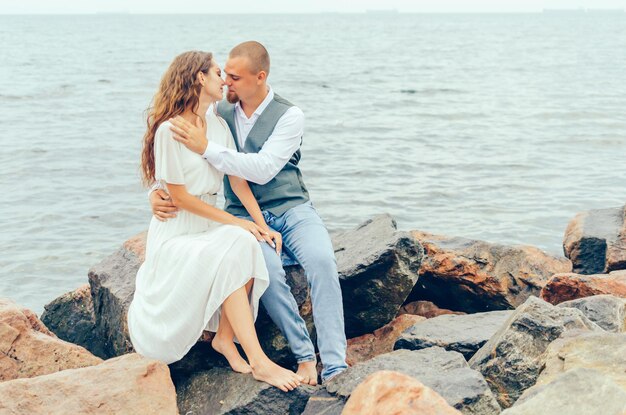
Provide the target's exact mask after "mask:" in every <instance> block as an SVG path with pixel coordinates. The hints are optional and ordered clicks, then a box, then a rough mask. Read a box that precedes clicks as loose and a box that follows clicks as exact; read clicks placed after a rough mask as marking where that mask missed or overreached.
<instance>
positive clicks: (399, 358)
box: [326, 347, 500, 415]
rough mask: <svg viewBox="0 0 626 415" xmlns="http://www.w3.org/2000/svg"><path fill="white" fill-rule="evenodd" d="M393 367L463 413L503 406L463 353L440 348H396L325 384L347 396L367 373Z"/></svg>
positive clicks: (497, 409) (485, 411)
mask: <svg viewBox="0 0 626 415" xmlns="http://www.w3.org/2000/svg"><path fill="white" fill-rule="evenodd" d="M379 370H392V371H396V372H400V373H403V374H405V375H408V376H411V377H412V378H414V379H416V380H418V381H420V382H421V383H423V384H424V385H426V386H428V387H429V388H432V389H433V390H434V391H435V392H437V393H438V394H439V395H441V396H442V397H443V398H444V399H445V400H446V402H448V404H450V405H451V406H453V407H454V408H456V409H458V410H460V411H461V412H462V413H464V414H481V415H486V414H498V413H499V412H500V407H499V406H498V403H497V402H496V400H495V398H494V396H493V394H492V392H491V390H490V389H489V386H488V385H487V383H486V382H485V380H484V378H483V377H482V375H481V374H480V373H478V372H477V371H474V370H472V369H470V367H469V366H468V364H467V362H466V361H465V359H464V358H463V355H461V354H460V353H456V352H449V351H446V350H444V349H443V348H441V347H431V348H428V349H422V350H396V351H394V352H391V353H387V354H383V355H380V356H377V357H375V358H373V359H371V360H368V361H366V362H363V363H358V364H356V365H354V366H352V367H351V368H348V369H347V370H346V371H345V372H343V373H341V374H340V375H338V376H336V377H335V378H333V379H332V380H331V381H330V382H327V383H326V389H327V390H328V392H329V393H330V394H331V395H335V396H338V397H343V398H344V399H347V398H348V397H350V395H351V394H352V393H353V391H354V390H355V389H356V387H357V386H358V385H359V384H360V383H361V382H362V381H363V379H365V378H366V377H367V376H369V375H371V374H372V373H374V372H377V371H379Z"/></svg>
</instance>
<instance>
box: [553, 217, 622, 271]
mask: <svg viewBox="0 0 626 415" xmlns="http://www.w3.org/2000/svg"><path fill="white" fill-rule="evenodd" d="M625 208H626V207H624V206H622V207H619V208H610V209H597V210H590V211H588V212H583V213H579V214H578V215H576V217H575V218H574V219H573V220H572V221H571V222H570V223H569V225H568V226H567V229H566V230H565V237H564V239H563V251H564V252H565V256H566V257H568V258H569V259H570V260H571V261H572V265H573V268H572V271H573V272H575V273H577V274H605V273H608V272H610V271H615V270H619V269H626V220H625V218H626V211H625Z"/></svg>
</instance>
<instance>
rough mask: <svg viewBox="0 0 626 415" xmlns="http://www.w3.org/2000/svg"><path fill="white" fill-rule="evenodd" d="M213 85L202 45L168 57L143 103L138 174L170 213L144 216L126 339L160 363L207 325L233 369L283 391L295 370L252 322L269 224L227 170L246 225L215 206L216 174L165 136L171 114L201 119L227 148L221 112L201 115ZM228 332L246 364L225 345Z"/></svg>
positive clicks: (264, 280)
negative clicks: (167, 201)
mask: <svg viewBox="0 0 626 415" xmlns="http://www.w3.org/2000/svg"><path fill="white" fill-rule="evenodd" d="M223 86H224V81H223V80H222V78H221V70H220V68H219V67H218V65H217V64H215V63H214V62H213V60H212V55H211V54H210V53H205V52H197V51H192V52H186V53H183V54H181V55H179V56H177V57H176V58H175V59H174V61H173V62H172V64H171V65H170V67H169V69H168V70H167V72H166V73H165V75H164V76H163V79H162V80H161V84H160V87H159V90H158V92H157V94H156V95H155V97H154V102H153V106H152V107H151V108H150V110H149V116H148V122H147V124H148V129H147V131H146V134H145V135H144V141H143V151H142V160H141V165H142V173H143V178H144V181H145V182H146V183H147V184H151V183H155V182H159V183H160V184H162V185H164V186H165V187H166V188H167V190H168V192H169V194H170V197H171V198H172V201H173V203H174V204H175V205H176V206H177V207H178V208H179V210H180V212H179V213H178V215H177V217H176V218H174V219H170V220H168V221H167V222H161V221H159V220H157V219H156V218H154V217H153V218H152V221H151V222H150V228H149V230H148V241H147V244H146V255H145V262H144V263H143V264H142V266H141V268H140V269H139V271H138V273H137V280H136V289H135V295H134V298H133V301H132V303H131V305H130V308H129V310H128V329H129V332H130V338H131V341H132V343H133V346H134V348H135V350H136V351H137V352H138V353H140V354H142V355H144V356H147V357H151V358H156V359H159V360H162V361H164V362H166V363H168V364H169V363H172V362H175V361H177V360H180V359H181V358H182V357H183V356H184V355H185V354H186V353H187V352H188V351H189V349H190V348H191V347H192V346H193V345H194V344H195V343H196V341H197V340H198V338H199V337H200V335H201V334H202V331H203V330H209V331H213V332H215V331H216V332H217V333H216V335H215V338H214V339H213V341H212V345H213V348H214V349H215V350H216V351H218V352H219V353H221V354H223V355H224V356H225V357H226V359H227V360H228V363H229V364H230V365H231V367H232V369H233V370H235V371H237V372H242V373H250V372H251V373H252V375H253V376H254V377H255V379H257V380H261V381H264V382H267V383H269V384H271V385H273V386H276V387H278V388H280V389H281V390H283V391H288V390H293V389H294V388H296V387H297V386H298V385H299V384H300V380H301V378H300V377H299V376H298V375H296V374H295V373H293V372H292V371H290V370H287V369H284V368H282V367H280V366H278V365H276V364H275V363H273V362H272V361H271V360H270V359H269V358H268V357H267V356H266V355H265V353H264V352H263V350H262V349H261V346H260V345H259V341H258V339H257V336H256V331H255V329H254V320H255V319H256V316H257V311H258V304H259V298H260V297H261V295H262V294H263V292H264V291H265V289H266V288H267V286H268V284H269V278H268V275H267V269H266V266H265V261H264V259H263V254H262V253H261V248H260V246H259V244H258V242H257V238H258V239H259V240H261V239H265V240H266V241H267V242H268V243H270V244H272V246H274V243H275V246H276V249H277V252H279V251H280V244H281V243H282V241H281V239H280V234H278V233H276V232H270V231H269V228H268V227H267V225H266V224H265V221H264V219H263V216H262V214H261V211H260V209H259V206H258V204H257V202H256V200H255V198H254V196H253V195H252V192H251V191H250V188H249V187H248V184H247V182H246V181H245V180H243V179H240V178H236V177H229V180H230V183H231V186H232V188H233V190H234V192H235V193H236V194H237V196H238V197H239V198H240V200H241V201H242V202H243V204H244V205H245V207H246V209H247V210H248V212H249V213H250V216H251V217H252V218H253V219H254V220H255V222H256V223H253V222H251V221H247V220H242V219H239V218H237V217H235V216H233V215H231V214H230V213H227V212H225V211H223V210H221V209H219V208H217V207H215V204H216V193H217V192H218V190H219V189H220V187H221V184H222V179H223V174H222V173H220V172H218V171H217V170H215V168H214V167H212V166H211V165H210V164H209V163H207V162H206V161H204V160H203V159H202V157H201V156H200V155H198V154H196V153H193V152H191V151H190V150H188V149H187V148H186V147H185V146H183V145H182V144H180V143H178V142H177V141H175V140H174V139H173V138H172V133H171V131H170V123H169V122H168V121H167V120H168V119H170V118H173V117H175V116H178V115H180V116H182V117H183V118H184V119H186V120H187V121H189V122H192V123H195V124H196V125H202V126H204V127H205V128H206V129H207V137H208V139H209V140H211V141H214V142H217V143H220V144H222V145H226V146H230V147H231V148H232V147H234V142H233V138H232V136H231V134H230V131H229V129H228V128H227V126H226V124H225V122H224V120H222V119H220V118H219V117H218V116H217V115H216V114H215V113H214V112H209V113H207V110H208V109H209V107H210V106H211V104H215V103H216V101H219V100H220V99H222V94H223ZM214 108H215V106H214ZM205 114H206V116H205ZM255 236H256V237H257V238H255ZM235 336H236V338H237V340H238V342H239V343H240V344H241V346H242V347H243V350H244V351H245V353H246V356H247V357H248V360H249V364H248V363H247V362H246V361H245V360H244V359H243V358H242V356H241V355H240V354H239V352H238V350H237V348H236V347H235V344H234V342H233V338H234V337H235Z"/></svg>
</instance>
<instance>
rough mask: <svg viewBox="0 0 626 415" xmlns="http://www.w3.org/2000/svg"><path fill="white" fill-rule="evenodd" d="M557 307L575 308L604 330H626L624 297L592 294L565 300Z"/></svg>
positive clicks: (625, 301)
mask: <svg viewBox="0 0 626 415" xmlns="http://www.w3.org/2000/svg"><path fill="white" fill-rule="evenodd" d="M559 307H572V308H577V309H579V310H580V311H582V312H583V314H584V315H586V316H587V317H588V318H589V320H591V321H593V322H594V323H596V324H597V325H598V326H600V327H602V328H603V329H604V330H606V331H610V332H622V331H626V298H619V297H615V296H613V295H593V296H591V297H584V298H579V299H578V300H571V301H565V302H564V303H561V304H559Z"/></svg>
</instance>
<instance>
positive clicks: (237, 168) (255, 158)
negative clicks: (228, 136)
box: [202, 85, 304, 184]
mask: <svg viewBox="0 0 626 415" xmlns="http://www.w3.org/2000/svg"><path fill="white" fill-rule="evenodd" d="M273 99H274V91H273V90H272V88H271V87H270V86H269V85H268V94H267V96H266V97H265V99H264V100H263V102H261V105H259V106H258V108H257V109H256V110H255V111H254V113H253V114H252V116H250V118H248V117H247V116H246V114H245V113H244V111H243V108H241V103H240V102H238V103H236V104H235V125H236V129H237V137H236V138H235V139H236V140H238V145H239V148H243V147H244V145H245V143H246V139H247V138H248V134H249V133H250V131H251V130H252V127H254V124H255V123H256V121H257V120H258V119H259V116H260V115H261V114H262V113H263V111H264V110H265V108H267V106H268V105H269V104H270V102H272V100H273ZM303 134H304V113H303V112H302V110H301V109H300V108H298V107H295V106H293V107H291V108H289V109H288V110H287V111H286V112H285V113H284V114H283V116H282V117H280V119H279V120H278V122H277V123H276V126H275V127H274V131H273V132H272V134H271V135H270V136H269V138H268V139H267V141H266V142H265V143H264V144H263V147H262V148H261V150H260V151H259V152H258V153H240V152H238V151H237V150H233V149H229V148H226V147H224V146H222V145H220V144H217V143H213V142H211V137H209V144H208V146H207V148H206V150H205V152H204V154H203V155H202V156H203V157H204V158H205V159H206V160H207V161H208V162H209V163H211V164H212V165H213V166H215V168H216V169H218V170H220V171H222V172H224V173H225V174H227V175H233V176H238V177H242V178H244V179H246V180H248V181H250V182H253V183H258V184H265V183H267V182H269V181H270V180H272V179H273V178H274V177H275V176H276V175H277V174H278V172H279V171H281V170H282V168H283V167H285V164H287V162H288V161H289V159H290V158H291V156H293V154H294V153H295V152H296V151H297V150H298V148H299V147H300V145H301V144H302V135H303Z"/></svg>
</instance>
